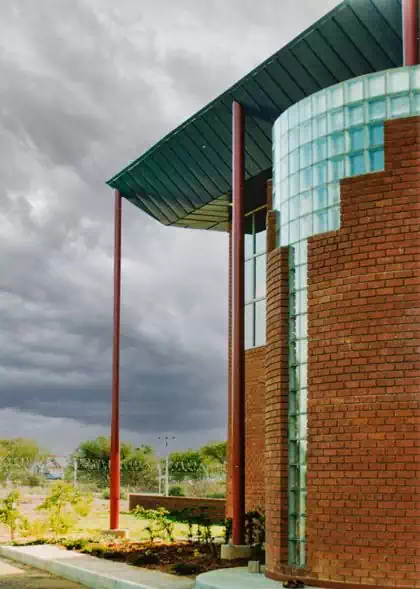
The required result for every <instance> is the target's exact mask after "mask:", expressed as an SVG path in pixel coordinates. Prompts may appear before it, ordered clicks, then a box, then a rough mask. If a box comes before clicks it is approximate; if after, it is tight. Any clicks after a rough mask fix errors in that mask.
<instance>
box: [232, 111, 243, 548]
mask: <svg viewBox="0 0 420 589" xmlns="http://www.w3.org/2000/svg"><path fill="white" fill-rule="evenodd" d="M232 137H233V145H232V174H233V175H232V188H233V243H232V246H233V260H232V261H233V280H232V302H233V317H232V320H233V321H232V323H233V337H232V343H233V354H232V430H231V431H232V520H233V522H232V523H233V527H232V542H233V544H236V545H240V544H243V543H244V519H245V517H244V515H245V350H244V333H245V325H244V323H245V318H244V272H245V268H244V264H245V262H244V183H245V115H244V111H243V107H242V106H241V105H240V104H239V103H237V102H234V103H233V112H232Z"/></svg>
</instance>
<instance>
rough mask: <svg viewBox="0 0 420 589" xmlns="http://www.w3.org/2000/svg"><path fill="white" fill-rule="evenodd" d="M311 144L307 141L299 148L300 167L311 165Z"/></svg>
mask: <svg viewBox="0 0 420 589" xmlns="http://www.w3.org/2000/svg"><path fill="white" fill-rule="evenodd" d="M312 152H313V144H312V143H307V144H306V145H303V146H302V147H301V148H300V153H299V155H300V162H299V163H300V167H301V168H306V167H308V166H310V165H312Z"/></svg>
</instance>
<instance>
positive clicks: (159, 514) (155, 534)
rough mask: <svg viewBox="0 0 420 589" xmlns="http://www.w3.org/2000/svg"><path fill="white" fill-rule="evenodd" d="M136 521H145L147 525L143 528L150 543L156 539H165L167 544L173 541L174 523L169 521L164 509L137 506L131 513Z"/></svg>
mask: <svg viewBox="0 0 420 589" xmlns="http://www.w3.org/2000/svg"><path fill="white" fill-rule="evenodd" d="M133 515H134V517H136V518H137V519H145V520H147V521H148V525H147V526H146V527H145V528H144V529H145V531H146V532H147V534H148V535H149V540H150V542H154V541H155V540H156V538H162V537H164V536H166V537H167V539H168V540H169V542H173V541H174V535H173V533H174V527H175V524H174V522H173V521H172V520H171V519H170V517H168V516H169V511H167V510H166V509H165V508H164V507H159V508H158V509H145V508H144V507H142V506H141V505H138V506H137V507H136V509H135V510H134V512H133Z"/></svg>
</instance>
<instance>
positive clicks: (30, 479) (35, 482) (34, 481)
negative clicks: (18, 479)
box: [22, 474, 44, 488]
mask: <svg viewBox="0 0 420 589" xmlns="http://www.w3.org/2000/svg"><path fill="white" fill-rule="evenodd" d="M22 483H23V484H24V485H26V486H28V487H31V488H34V487H41V486H42V485H43V483H44V481H43V479H42V478H41V477H40V476H39V475H37V474H28V475H27V476H26V477H25V478H24V480H23V481H22Z"/></svg>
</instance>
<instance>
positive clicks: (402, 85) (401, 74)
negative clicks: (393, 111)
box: [382, 70, 410, 94]
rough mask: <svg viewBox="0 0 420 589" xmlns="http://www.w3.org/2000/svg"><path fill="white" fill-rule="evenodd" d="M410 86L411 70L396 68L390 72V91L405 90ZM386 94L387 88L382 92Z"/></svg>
mask: <svg viewBox="0 0 420 589" xmlns="http://www.w3.org/2000/svg"><path fill="white" fill-rule="evenodd" d="M409 88H410V72H409V71H408V70H395V71H393V72H389V73H388V91H389V92H403V91H408V90H409ZM382 94H385V90H384V91H383V92H382Z"/></svg>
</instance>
